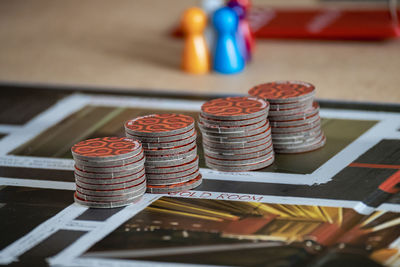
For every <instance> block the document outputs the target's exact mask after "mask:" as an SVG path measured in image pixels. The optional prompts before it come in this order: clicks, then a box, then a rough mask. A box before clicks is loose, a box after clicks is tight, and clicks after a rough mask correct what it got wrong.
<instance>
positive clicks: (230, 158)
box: [199, 97, 275, 172]
mask: <svg viewBox="0 0 400 267" xmlns="http://www.w3.org/2000/svg"><path fill="white" fill-rule="evenodd" d="M268 109H269V104H268V102H266V101H264V100H262V99H261V98H257V97H227V98H218V99H213V100H210V101H207V102H206V103H204V104H203V105H202V107H201V112H200V115H199V128H200V130H201V133H202V137H203V149H204V156H205V160H206V164H207V166H208V167H210V168H212V169H215V170H219V171H228V172H238V171H251V170H257V169H261V168H264V167H267V166H269V165H271V164H272V163H273V162H274V159H275V157H274V151H273V146H272V140H271V127H270V125H269V122H268V119H267V116H268Z"/></svg>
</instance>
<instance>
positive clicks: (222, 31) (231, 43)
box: [213, 7, 245, 74]
mask: <svg viewBox="0 0 400 267" xmlns="http://www.w3.org/2000/svg"><path fill="white" fill-rule="evenodd" d="M238 21H239V19H238V16H237V15H236V13H235V11H233V10H232V9H230V8H229V7H223V8H220V9H218V10H217V11H215V13H214V16H213V25H214V27H215V30H216V31H217V35H218V36H217V43H216V46H215V53H214V66H213V69H214V70H215V71H216V72H219V73H223V74H234V73H238V72H241V71H242V70H243V69H244V66H245V61H244V58H243V57H242V55H241V53H240V51H239V48H238V44H237V42H236V36H235V35H236V31H237V28H238Z"/></svg>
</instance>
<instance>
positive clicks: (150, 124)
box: [125, 114, 194, 133]
mask: <svg viewBox="0 0 400 267" xmlns="http://www.w3.org/2000/svg"><path fill="white" fill-rule="evenodd" d="M193 126H194V119H193V118H192V117H190V116H186V115H183V114H152V115H147V116H143V117H138V118H135V119H133V120H129V121H127V122H126V123H125V127H126V128H127V129H129V130H131V131H133V132H135V133H160V132H173V131H176V130H181V129H186V128H190V127H193Z"/></svg>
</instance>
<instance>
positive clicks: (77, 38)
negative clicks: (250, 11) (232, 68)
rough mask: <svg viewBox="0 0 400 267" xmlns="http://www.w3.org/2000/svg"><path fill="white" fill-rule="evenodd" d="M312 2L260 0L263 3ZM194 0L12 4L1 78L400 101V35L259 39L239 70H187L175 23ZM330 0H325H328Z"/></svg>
mask: <svg viewBox="0 0 400 267" xmlns="http://www.w3.org/2000/svg"><path fill="white" fill-rule="evenodd" d="M279 2H281V3H282V2H285V3H286V4H287V5H288V4H292V3H294V4H299V3H304V2H307V4H314V2H313V1H303V2H301V1H300V2H299V1H293V0H292V1H288V2H287V1H277V0H275V1H255V2H254V5H276V4H278V5H279ZM194 3H196V2H195V1H189V0H170V1H165V0H135V1H130V0H114V1H108V0H82V1H62V0H28V1H22V0H3V1H1V2H0V82H18V83H26V82H27V83H39V84H61V85H72V86H75V85H76V86H77V87H79V86H100V87H113V88H119V89H126V90H134V89H135V88H140V89H149V90H169V91H175V92H181V91H185V92H194V93H246V92H247V90H248V89H249V88H250V87H252V86H253V85H256V84H259V83H263V82H268V81H274V80H282V79H296V80H304V81H309V82H311V83H313V84H315V85H316V87H317V97H319V98H324V99H342V100H357V101H358V100H362V101H379V102H400V71H399V70H400V41H399V40H390V41H385V42H344V41H307V40H303V41H300V40H297V41H294V40H286V41H285V40H258V41H257V50H256V52H255V54H254V60H253V62H252V63H251V64H250V65H248V66H247V67H246V69H245V71H244V72H243V73H241V74H238V75H233V76H225V75H218V74H215V73H211V74H207V75H203V76H196V75H188V74H186V73H183V72H182V71H181V70H180V69H179V66H180V59H181V58H180V54H181V50H182V45H183V44H182V40H180V39H174V38H171V37H170V36H169V35H168V32H169V31H170V29H171V28H172V27H173V25H175V23H176V22H177V21H178V19H179V17H180V14H181V12H182V11H183V10H184V9H185V8H186V7H190V6H193V5H194ZM320 5H321V4H320Z"/></svg>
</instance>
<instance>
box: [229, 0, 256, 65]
mask: <svg viewBox="0 0 400 267" xmlns="http://www.w3.org/2000/svg"><path fill="white" fill-rule="evenodd" d="M228 6H229V7H230V8H231V9H232V10H233V11H235V12H236V14H237V16H238V18H239V25H238V30H237V31H236V41H237V44H238V48H239V51H240V53H241V55H242V57H243V58H244V59H245V60H246V62H249V61H250V59H251V56H250V50H249V49H248V47H247V44H246V39H245V31H244V29H243V23H244V19H245V10H244V8H243V7H242V6H241V5H239V4H238V2H237V1H229V3H228Z"/></svg>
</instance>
